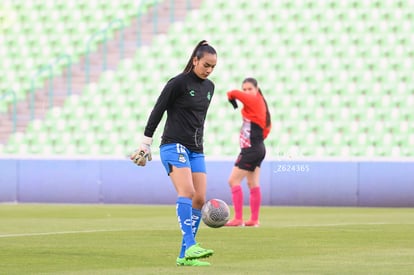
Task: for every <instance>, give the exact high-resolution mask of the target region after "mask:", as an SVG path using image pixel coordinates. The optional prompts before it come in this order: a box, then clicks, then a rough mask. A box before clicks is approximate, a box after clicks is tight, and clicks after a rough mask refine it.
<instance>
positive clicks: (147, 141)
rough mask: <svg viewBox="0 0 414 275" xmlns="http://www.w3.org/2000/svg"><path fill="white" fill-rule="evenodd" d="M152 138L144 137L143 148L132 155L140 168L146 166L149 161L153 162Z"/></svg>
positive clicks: (132, 158)
mask: <svg viewBox="0 0 414 275" xmlns="http://www.w3.org/2000/svg"><path fill="white" fill-rule="evenodd" d="M151 144H152V138H150V137H146V136H144V137H143V139H142V143H141V146H140V147H139V148H138V149H137V150H135V152H134V153H132V154H131V156H130V158H131V160H132V161H133V162H134V163H135V164H136V165H138V166H145V164H147V159H148V161H151V160H152V156H151Z"/></svg>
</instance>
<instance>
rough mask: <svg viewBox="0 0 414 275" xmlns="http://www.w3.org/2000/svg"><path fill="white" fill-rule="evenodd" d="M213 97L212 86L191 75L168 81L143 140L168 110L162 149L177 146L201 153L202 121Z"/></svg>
mask: <svg viewBox="0 0 414 275" xmlns="http://www.w3.org/2000/svg"><path fill="white" fill-rule="evenodd" d="M213 94H214V83H213V82H212V81H210V80H209V79H201V78H199V77H198V76H197V75H196V74H195V73H194V72H190V73H181V74H179V75H177V76H175V77H174V78H172V79H170V80H169V81H168V82H167V84H166V85H165V87H164V89H163V90H162V92H161V94H160V96H159V97H158V100H157V102H156V104H155V106H154V109H153V110H152V112H151V114H150V116H149V118H148V122H147V126H146V127H145V132H144V134H145V136H147V137H152V136H153V134H154V132H155V129H156V128H157V127H158V124H159V123H160V121H161V119H162V116H163V115H164V112H165V110H167V121H166V122H165V127H164V132H163V135H162V140H161V145H162V144H168V143H180V144H182V145H184V146H185V147H186V148H187V149H189V150H191V151H193V152H198V153H203V135H204V121H205V118H206V115H207V110H208V107H209V105H210V101H211V98H212V97H213Z"/></svg>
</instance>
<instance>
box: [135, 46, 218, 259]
mask: <svg viewBox="0 0 414 275" xmlns="http://www.w3.org/2000/svg"><path fill="white" fill-rule="evenodd" d="M216 63H217V53H216V51H215V49H214V48H213V47H212V46H211V45H209V44H208V43H207V42H206V41H205V40H203V41H200V42H199V43H198V44H197V46H196V47H195V49H194V51H193V53H192V55H191V57H190V60H189V61H188V63H187V66H186V67H185V69H184V71H183V72H182V73H180V74H179V75H177V76H175V77H173V78H172V79H170V80H169V81H168V82H167V84H166V85H165V87H164V89H163V90H162V92H161V95H160V96H159V97H158V100H157V102H156V104H155V106H154V108H153V110H152V112H151V114H150V116H149V118H148V122H147V125H146V127H145V132H144V137H143V140H142V143H141V145H140V147H139V148H138V150H136V151H135V152H134V153H133V154H132V155H131V160H132V161H134V162H135V163H136V164H137V165H139V166H145V164H146V162H147V160H149V161H150V160H151V149H150V146H151V144H152V137H153V134H154V132H155V130H156V128H157V126H158V124H159V123H160V121H161V119H162V116H163V114H164V112H165V111H167V121H166V123H165V126H164V132H163V134H162V140H161V146H160V157H161V161H162V163H163V165H164V167H165V169H166V171H167V174H168V175H169V177H170V179H171V181H172V183H173V184H174V187H175V190H176V191H177V196H178V197H177V204H176V208H177V217H178V222H179V225H180V230H181V232H182V235H183V240H182V245H181V251H180V255H179V257H178V258H177V265H185V266H187V265H191V266H201V265H210V264H209V263H207V262H205V261H200V260H198V259H200V258H205V257H209V256H211V255H212V254H213V250H211V249H204V248H202V247H200V246H199V244H198V243H197V242H196V241H195V236H196V233H197V230H198V226H199V224H200V221H201V208H202V206H203V204H204V202H205V197H206V189H207V188H206V186H207V176H206V167H205V160H204V151H203V135H204V121H205V118H206V115H207V110H208V107H209V105H210V101H211V98H212V96H213V94H214V83H213V82H212V81H210V80H209V79H208V76H209V75H210V73H211V72H212V71H213V70H214V67H215V66H216Z"/></svg>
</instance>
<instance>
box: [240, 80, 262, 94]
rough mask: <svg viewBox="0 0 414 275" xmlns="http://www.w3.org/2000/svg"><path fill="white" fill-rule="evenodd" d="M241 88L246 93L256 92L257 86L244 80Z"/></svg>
mask: <svg viewBox="0 0 414 275" xmlns="http://www.w3.org/2000/svg"><path fill="white" fill-rule="evenodd" d="M242 89H243V92H245V93H248V94H256V93H257V92H258V90H259V88H257V87H255V86H254V85H253V84H252V83H250V82H244V83H243V85H242Z"/></svg>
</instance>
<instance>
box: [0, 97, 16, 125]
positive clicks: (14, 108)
mask: <svg viewBox="0 0 414 275" xmlns="http://www.w3.org/2000/svg"><path fill="white" fill-rule="evenodd" d="M9 96H12V97H13V111H12V120H13V123H12V125H13V126H12V127H13V128H12V129H13V133H15V132H16V127H17V97H16V93H15V92H14V91H13V90H11V89H10V90H7V91H6V92H5V93H4V94H3V95H1V96H0V100H3V99H5V98H7V97H9Z"/></svg>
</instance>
